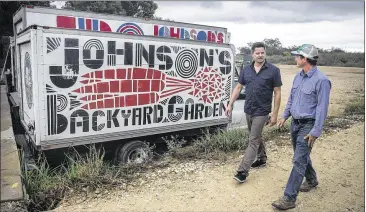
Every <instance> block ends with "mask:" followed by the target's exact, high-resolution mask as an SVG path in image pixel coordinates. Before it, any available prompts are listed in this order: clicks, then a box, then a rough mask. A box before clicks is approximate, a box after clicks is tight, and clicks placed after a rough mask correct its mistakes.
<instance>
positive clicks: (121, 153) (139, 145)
mask: <svg viewBox="0 0 366 212" xmlns="http://www.w3.org/2000/svg"><path fill="white" fill-rule="evenodd" d="M139 156H141V157H139ZM152 156H153V153H152V151H151V149H150V147H149V145H147V144H146V143H145V142H142V141H130V142H128V143H126V144H124V145H121V146H119V148H117V150H116V154H115V160H116V162H117V164H139V163H144V162H147V161H149V160H151V158H152ZM133 157H138V158H137V159H135V160H134V158H133Z"/></svg>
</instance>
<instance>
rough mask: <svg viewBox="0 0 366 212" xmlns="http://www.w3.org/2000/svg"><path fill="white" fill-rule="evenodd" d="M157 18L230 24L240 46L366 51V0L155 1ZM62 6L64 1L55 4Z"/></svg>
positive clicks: (228, 25)
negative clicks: (274, 42) (275, 42)
mask: <svg viewBox="0 0 366 212" xmlns="http://www.w3.org/2000/svg"><path fill="white" fill-rule="evenodd" d="M155 2H156V3H157V4H158V9H157V10H156V12H155V15H156V16H157V17H161V18H168V19H173V20H174V21H179V22H187V23H195V24H203V25H211V26H219V27H226V28H227V29H228V31H229V32H231V43H233V44H234V45H235V46H236V47H240V46H247V43H249V42H256V41H263V39H264V38H279V39H280V41H281V43H282V45H283V46H285V47H287V46H292V45H298V46H299V45H301V44H303V43H310V44H314V45H315V46H317V47H319V48H324V49H330V48H331V47H338V48H342V49H344V50H346V51H357V52H364V42H365V41H364V34H365V22H364V11H365V4H364V1H358V2H355V1H353V2H352V1H349V2H341V1H334V2H331V1H329V2H325V1H323V2H322V1H320V2H319V1H317V2H315V1H312V2H311V1H310V2H309V1H301V2H291V1H282V2H275V1H268V2H262V1H261V2H254V1H252V2H249V1H201V2H198V1H155ZM55 4H56V5H57V6H58V7H60V6H61V5H62V4H63V2H62V1H59V2H55Z"/></svg>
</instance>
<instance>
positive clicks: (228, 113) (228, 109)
mask: <svg viewBox="0 0 366 212" xmlns="http://www.w3.org/2000/svg"><path fill="white" fill-rule="evenodd" d="M232 110H233V108H232V107H231V106H230V105H228V106H227V108H226V116H227V117H229V116H230V115H231V112H232Z"/></svg>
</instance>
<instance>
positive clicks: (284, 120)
mask: <svg viewBox="0 0 366 212" xmlns="http://www.w3.org/2000/svg"><path fill="white" fill-rule="evenodd" d="M285 122H286V119H284V118H281V119H280V120H279V121H278V124H277V125H278V126H279V127H283V126H284V125H285Z"/></svg>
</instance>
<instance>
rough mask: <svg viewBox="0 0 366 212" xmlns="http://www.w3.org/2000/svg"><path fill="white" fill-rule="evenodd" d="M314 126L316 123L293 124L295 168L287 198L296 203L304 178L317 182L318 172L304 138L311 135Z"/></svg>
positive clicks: (287, 186) (289, 183) (288, 183)
mask: <svg viewBox="0 0 366 212" xmlns="http://www.w3.org/2000/svg"><path fill="white" fill-rule="evenodd" d="M313 126H314V121H307V122H305V123H295V122H294V121H292V123H291V137H292V144H293V148H294V157H293V168H292V171H291V174H290V177H289V179H288V182H287V185H286V189H285V196H287V197H289V198H290V199H291V200H292V201H296V198H297V195H298V193H299V191H300V186H301V184H302V181H303V179H304V177H305V178H306V180H307V181H308V182H310V183H313V182H314V181H317V177H316V172H315V170H314V168H313V166H312V163H311V159H310V151H309V147H308V142H307V140H305V139H304V137H305V136H306V135H307V134H309V132H310V130H311V129H312V128H313Z"/></svg>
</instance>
